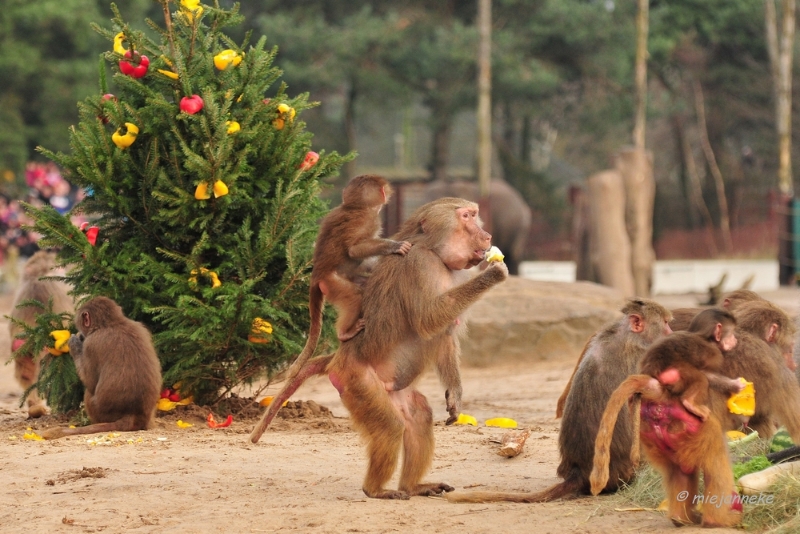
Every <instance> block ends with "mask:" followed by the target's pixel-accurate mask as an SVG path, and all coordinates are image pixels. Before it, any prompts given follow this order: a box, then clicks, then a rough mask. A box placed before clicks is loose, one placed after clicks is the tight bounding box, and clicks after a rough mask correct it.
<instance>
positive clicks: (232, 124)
mask: <svg viewBox="0 0 800 534" xmlns="http://www.w3.org/2000/svg"><path fill="white" fill-rule="evenodd" d="M225 125H226V126H227V127H228V135H230V134H235V133H236V132H238V131H239V130H241V129H242V126H241V125H240V124H239V123H238V122H236V121H226V122H225Z"/></svg>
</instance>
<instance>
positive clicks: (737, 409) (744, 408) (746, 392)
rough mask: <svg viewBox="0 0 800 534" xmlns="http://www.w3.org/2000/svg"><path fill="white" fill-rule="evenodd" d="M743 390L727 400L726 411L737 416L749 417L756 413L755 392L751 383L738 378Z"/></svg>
mask: <svg viewBox="0 0 800 534" xmlns="http://www.w3.org/2000/svg"><path fill="white" fill-rule="evenodd" d="M739 382H741V383H742V384H744V388H743V389H742V390H741V391H740V392H739V393H734V394H732V395H731V396H730V397H729V398H728V411H730V412H731V413H733V414H737V415H744V416H747V417H749V416H751V415H753V414H754V413H756V390H755V388H754V387H753V383H752V382H748V381H747V380H745V379H744V378H742V377H739Z"/></svg>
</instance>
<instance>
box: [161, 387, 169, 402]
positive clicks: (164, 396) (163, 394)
mask: <svg viewBox="0 0 800 534" xmlns="http://www.w3.org/2000/svg"><path fill="white" fill-rule="evenodd" d="M170 393H171V392H170V390H169V388H164V389H162V390H161V398H162V399H168V398H169V395H170Z"/></svg>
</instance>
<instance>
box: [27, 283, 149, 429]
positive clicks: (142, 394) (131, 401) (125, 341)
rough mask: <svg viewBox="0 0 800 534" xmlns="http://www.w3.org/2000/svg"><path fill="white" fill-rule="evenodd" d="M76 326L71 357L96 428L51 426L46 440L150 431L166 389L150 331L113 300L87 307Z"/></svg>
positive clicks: (97, 301) (95, 300) (98, 300)
mask: <svg viewBox="0 0 800 534" xmlns="http://www.w3.org/2000/svg"><path fill="white" fill-rule="evenodd" d="M75 326H76V327H77V328H78V332H79V333H78V334H74V335H72V336H71V337H70V339H69V353H70V354H71V355H72V358H73V359H74V360H75V368H76V369H77V371H78V376H79V377H80V379H81V382H83V386H84V388H85V392H84V397H83V404H84V408H85V409H86V413H87V414H88V415H89V420H90V421H91V422H92V424H91V425H88V426H84V427H78V428H61V427H56V428H49V429H47V430H45V431H44V432H42V437H43V438H45V439H55V438H60V437H62V436H72V435H75V434H93V433H96V432H114V431H117V432H128V431H133V430H146V429H148V428H150V425H151V424H152V422H153V417H154V415H155V411H156V403H157V402H158V398H159V395H160V391H161V364H160V362H159V361H158V357H157V356H156V351H155V348H154V347H153V341H152V339H151V337H150V332H149V331H148V330H147V328H145V326H144V325H143V324H142V323H139V322H136V321H132V320H131V319H128V318H127V317H125V315H124V314H123V313H122V308H120V307H119V305H118V304H117V303H116V302H114V301H113V300H111V299H109V298H107V297H95V298H93V299H91V300H89V301H87V302H86V303H85V304H83V306H81V307H80V308H79V309H78V312H77V314H76V316H75Z"/></svg>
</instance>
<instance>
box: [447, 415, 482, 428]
mask: <svg viewBox="0 0 800 534" xmlns="http://www.w3.org/2000/svg"><path fill="white" fill-rule="evenodd" d="M453 424H455V425H470V426H478V420H477V419H475V418H474V417H472V416H471V415H467V414H463V413H460V414H458V419H456V422H455V423H453Z"/></svg>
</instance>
